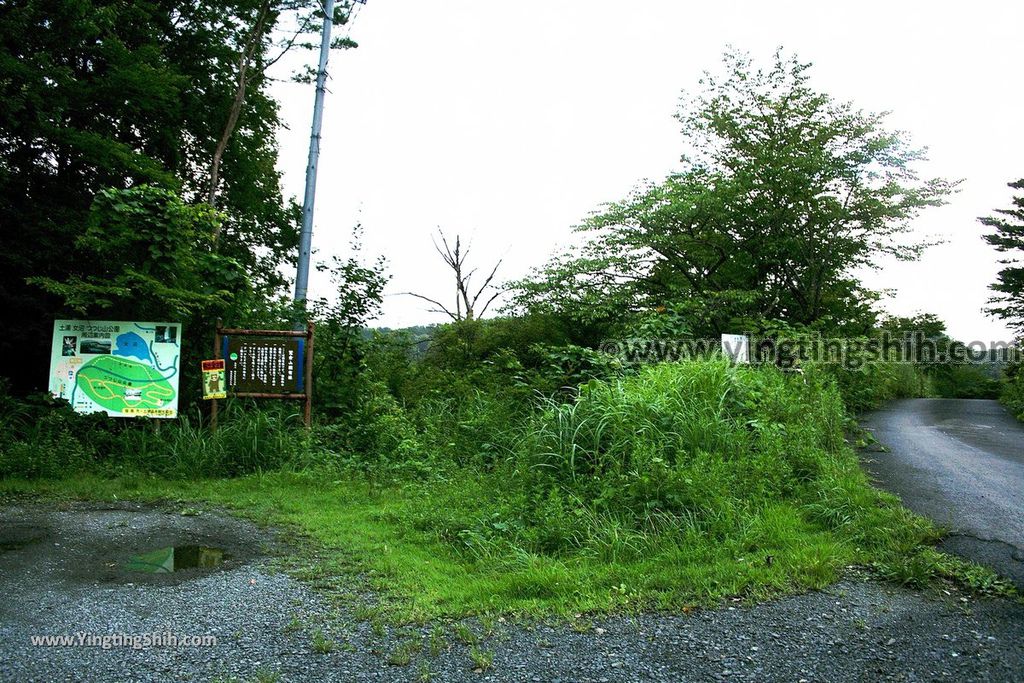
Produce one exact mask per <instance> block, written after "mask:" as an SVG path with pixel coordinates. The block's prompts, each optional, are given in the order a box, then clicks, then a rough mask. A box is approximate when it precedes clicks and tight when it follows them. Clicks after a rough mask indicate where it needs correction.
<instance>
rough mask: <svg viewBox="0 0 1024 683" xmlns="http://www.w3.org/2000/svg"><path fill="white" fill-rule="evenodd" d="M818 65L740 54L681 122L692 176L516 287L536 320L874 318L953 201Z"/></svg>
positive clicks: (716, 327)
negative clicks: (923, 218) (885, 284)
mask: <svg viewBox="0 0 1024 683" xmlns="http://www.w3.org/2000/svg"><path fill="white" fill-rule="evenodd" d="M809 68H810V65H808V64H805V63H801V62H800V61H798V60H797V59H796V58H785V57H784V56H783V55H782V54H781V52H780V53H777V54H776V57H775V60H774V63H773V64H772V65H771V67H770V68H768V69H759V68H756V67H755V66H754V65H753V64H752V63H751V61H750V59H749V58H748V57H746V56H745V55H743V54H740V53H736V52H730V53H727V54H726V56H725V60H724V74H723V75H721V76H718V75H712V74H710V73H707V74H705V76H704V78H703V79H702V80H701V82H700V83H701V89H700V91H699V92H698V93H697V94H696V95H694V96H690V97H686V98H684V100H683V103H682V106H681V108H680V111H679V113H678V115H677V118H678V120H679V122H680V123H681V125H682V133H683V137H684V139H685V141H686V144H687V147H688V149H687V152H686V154H685V155H684V156H683V157H682V168H681V170H680V171H678V172H677V173H674V174H672V175H671V176H669V177H668V178H667V179H665V180H664V181H661V182H659V183H653V184H647V185H645V186H642V187H640V188H639V189H637V190H636V191H635V192H634V193H633V194H632V195H630V196H629V197H628V198H627V199H625V200H623V201H621V202H616V203H612V204H609V205H607V206H606V207H605V208H604V209H603V210H602V211H601V212H599V213H597V214H596V215H594V216H592V217H591V218H590V219H588V220H587V221H586V222H584V223H583V224H582V225H581V226H580V227H579V228H578V229H579V230H580V231H582V232H583V233H584V234H586V235H587V236H588V241H587V242H586V244H585V246H584V247H582V248H581V249H579V250H576V251H574V252H571V253H569V254H567V255H565V256H563V257H560V258H558V259H556V260H555V261H553V262H552V263H551V264H549V265H548V267H547V268H545V269H544V270H543V271H541V272H540V273H538V274H536V276H535V277H533V278H531V279H529V280H527V281H525V282H521V283H519V284H518V286H517V293H518V301H519V303H520V304H522V305H524V306H526V307H529V308H534V309H537V308H541V309H543V308H545V307H549V308H550V307H553V308H556V309H560V310H563V311H567V312H570V313H573V314H577V315H578V314H579V312H587V313H589V314H591V315H598V316H615V315H616V314H617V313H618V312H636V311H641V310H668V311H671V312H675V313H682V314H683V315H685V316H686V317H688V318H689V319H690V320H691V321H692V325H693V326H694V327H695V329H696V330H698V331H701V332H703V333H708V332H719V331H724V330H725V329H726V328H729V327H736V326H737V325H743V326H745V325H748V324H750V321H752V320H758V319H777V320H782V321H786V322H787V323H790V324H799V325H816V326H818V327H831V328H843V327H847V328H850V327H853V328H856V327H858V326H862V327H863V326H864V325H865V324H870V322H871V321H873V319H874V316H873V314H872V313H871V311H870V303H871V302H872V301H873V299H874V296H875V295H874V294H873V293H872V292H869V291H867V289H866V288H865V287H864V286H863V284H862V283H861V282H860V281H859V280H858V279H857V277H856V272H857V271H858V269H860V268H863V267H869V268H870V267H876V266H877V264H878V259H879V257H881V256H883V255H890V256H895V257H896V258H900V259H913V258H916V257H917V256H918V255H919V254H920V252H921V250H922V248H923V246H922V245H920V244H913V243H908V242H907V241H906V240H903V239H901V238H902V237H903V236H904V235H905V233H907V232H908V230H909V224H910V221H911V219H913V218H914V217H915V216H916V215H917V214H918V213H919V212H920V210H921V209H923V208H924V207H927V206H935V205H938V204H940V203H941V202H942V199H943V197H944V196H945V195H947V194H948V193H949V192H950V191H951V190H952V184H951V183H949V182H947V181H944V180H941V179H930V180H923V179H921V178H920V177H919V176H918V175H917V174H916V172H915V171H914V169H913V164H914V162H916V161H918V160H920V159H922V158H923V153H922V152H921V151H920V150H918V149H915V148H913V147H911V146H910V145H909V144H908V143H907V141H906V140H905V139H904V136H903V135H901V134H899V133H895V132H891V131H889V130H887V129H886V128H885V126H884V115H881V114H869V113H865V112H863V111H861V110H858V109H856V108H855V107H854V106H853V105H852V104H850V103H844V102H837V101H835V100H834V99H833V98H831V97H830V96H829V95H827V94H825V93H822V92H819V91H817V90H815V89H814V88H812V86H811V84H810V77H809Z"/></svg>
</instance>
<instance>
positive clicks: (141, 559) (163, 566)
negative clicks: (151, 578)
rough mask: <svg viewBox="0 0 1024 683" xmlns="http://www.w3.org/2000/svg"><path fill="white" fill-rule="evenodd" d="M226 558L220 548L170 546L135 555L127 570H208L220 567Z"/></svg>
mask: <svg viewBox="0 0 1024 683" xmlns="http://www.w3.org/2000/svg"><path fill="white" fill-rule="evenodd" d="M226 557H227V555H225V554H224V551H223V550H221V549H220V548H209V547H207V546H202V545H179V546H171V547H169V548H160V549H158V550H151V551H150V552H148V553H142V554H141V555H136V556H135V557H133V558H132V559H131V560H130V561H129V562H128V570H129V571H134V572H149V573H150V574H170V573H172V572H178V571H181V570H182V569H194V568H200V569H209V568H212V567H216V566H218V565H220V564H221V563H222V562H223V561H224V560H225V558H226Z"/></svg>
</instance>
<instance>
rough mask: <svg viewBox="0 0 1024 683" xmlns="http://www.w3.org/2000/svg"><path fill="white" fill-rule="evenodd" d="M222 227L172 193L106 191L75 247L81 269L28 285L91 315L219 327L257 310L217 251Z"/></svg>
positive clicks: (202, 207)
mask: <svg viewBox="0 0 1024 683" xmlns="http://www.w3.org/2000/svg"><path fill="white" fill-rule="evenodd" d="M223 220H224V216H223V214H221V213H219V212H218V211H217V210H216V209H214V208H212V207H211V206H209V205H208V204H197V205H189V204H185V203H184V202H183V201H182V200H181V198H180V197H178V196H177V195H176V194H175V193H173V192H171V191H170V190H164V189H161V188H157V187H151V186H148V185H142V186H139V187H134V188H129V189H127V190H104V191H103V192H100V194H99V195H97V197H96V200H95V201H94V202H93V205H92V209H91V212H90V217H89V223H88V227H87V228H86V230H85V232H84V233H83V234H82V235H81V236H79V238H78V239H77V240H76V241H75V248H74V255H75V259H76V260H77V261H78V262H80V263H81V264H83V265H81V266H79V267H78V268H76V269H75V272H74V273H73V274H71V275H69V276H68V277H67V278H66V279H64V280H55V279H53V278H49V277H35V278H29V281H30V283H32V284H37V285H39V286H41V287H42V288H43V289H44V290H46V291H47V292H49V293H51V294H53V295H56V296H58V297H60V298H61V299H62V301H63V304H64V307H65V308H66V309H68V310H71V311H73V312H75V313H78V314H81V315H85V316H90V317H101V316H102V317H108V318H113V319H116V320H169V319H170V320H180V319H189V318H193V319H199V318H201V319H205V320H207V321H209V320H215V319H216V318H217V317H218V316H221V315H223V314H224V313H225V312H226V311H227V310H228V309H229V307H231V306H232V304H236V303H242V302H244V303H251V301H250V300H251V296H252V293H253V290H252V285H251V283H250V281H249V278H248V276H247V275H246V273H245V270H244V268H243V267H242V265H241V264H240V263H239V262H238V261H236V260H235V259H233V258H231V257H230V256H225V255H223V254H220V253H218V252H217V251H216V250H215V247H214V238H213V235H214V234H215V233H216V231H217V228H218V227H219V225H220V224H221V223H222V222H223Z"/></svg>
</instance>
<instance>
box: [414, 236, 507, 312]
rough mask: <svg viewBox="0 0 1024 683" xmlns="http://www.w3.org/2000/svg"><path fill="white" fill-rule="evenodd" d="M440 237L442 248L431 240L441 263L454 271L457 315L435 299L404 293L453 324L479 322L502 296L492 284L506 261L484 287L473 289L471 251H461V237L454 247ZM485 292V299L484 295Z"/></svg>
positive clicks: (495, 265) (475, 270)
mask: <svg viewBox="0 0 1024 683" xmlns="http://www.w3.org/2000/svg"><path fill="white" fill-rule="evenodd" d="M437 234H438V236H439V237H440V238H441V244H438V243H437V239H436V238H434V237H431V240H432V241H433V243H434V249H435V250H437V253H438V254H439V255H440V256H441V260H442V261H444V263H445V265H446V266H448V268H449V269H451V271H452V275H453V276H454V277H455V306H454V309H455V310H454V311H453V310H451V309H450V308H448V307H447V306H445V305H444V304H442V303H441V302H440V301H437V300H436V299H431V298H430V297H428V296H424V295H423V294H417V293H416V292H403V294H408V295H409V296H414V297H416V298H417V299H423V300H424V301H426V302H428V303H431V304H433V305H434V306H436V308H432V309H430V311H431V312H433V313H444V314H445V315H447V316H448V317H449V318H451V319H452V320H453V321H455V322H458V321H460V320H473V319H475V318H479V317H480V316H482V315H483V314H484V313H486V312H487V308H488V307H489V306H490V305H491V304H492V303H493V302H494V300H495V299H497V298H498V296H500V295H501V290H500V289H498V288H497V287H496V286H494V285H492V284H491V283H492V282H493V281H494V276H495V275H496V274H497V272H498V268H499V267H500V266H501V262H502V260H503V259H498V262H497V263H495V264H494V267H493V268H491V271H490V273H489V274H488V275H487V277H486V278H484V280H483V283H482V284H481V285H480V287H479V288H474V286H473V284H472V279H473V275H475V274H476V273H477V269H476V268H470V269H469V270H467V269H466V260H467V259H468V258H469V247H468V246H467V247H466V248H465V250H463V248H462V239H461V238H460V237H459V235H455V243H454V245H452V244H450V243H449V242H448V239H447V238H446V237H445V234H444V232H443V231H441V230H438V231H437ZM488 290H493V291H488ZM485 292H486V295H485ZM481 300H482V301H483V306H481V307H480V308H479V310H478V309H477V305H478V304H479V303H480V302H481Z"/></svg>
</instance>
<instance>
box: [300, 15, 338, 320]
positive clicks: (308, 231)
mask: <svg viewBox="0 0 1024 683" xmlns="http://www.w3.org/2000/svg"><path fill="white" fill-rule="evenodd" d="M333 17H334V0H325V2H324V25H323V30H322V31H321V34H320V67H319V69H318V70H317V73H316V99H315V100H314V101H313V125H312V129H311V131H310V134H309V163H308V164H307V165H306V194H305V197H304V198H303V200H302V232H301V233H299V263H298V268H297V270H296V273H295V303H296V304H300V303H301V305H305V301H306V288H307V286H308V284H309V253H310V251H311V249H312V243H313V203H314V201H315V199H316V167H317V162H318V161H319V158H320V125H321V124H322V123H323V114H324V94H325V93H326V91H327V57H328V56H329V54H330V52H331V24H332V19H333ZM296 322H297V324H298V321H296ZM297 329H301V328H297Z"/></svg>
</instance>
